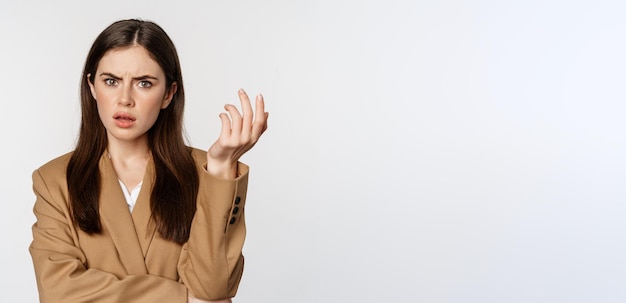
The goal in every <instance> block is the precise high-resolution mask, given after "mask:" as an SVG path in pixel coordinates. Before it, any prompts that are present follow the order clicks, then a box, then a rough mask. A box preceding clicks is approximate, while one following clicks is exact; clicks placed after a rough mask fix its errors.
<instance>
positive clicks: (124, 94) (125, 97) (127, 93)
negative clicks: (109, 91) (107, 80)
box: [119, 83, 135, 106]
mask: <svg viewBox="0 0 626 303" xmlns="http://www.w3.org/2000/svg"><path fill="white" fill-rule="evenodd" d="M119 104H120V105H122V106H133V105H135V102H134V100H133V94H132V87H131V85H130V84H126V83H125V84H124V85H123V86H122V90H121V92H120V98H119Z"/></svg>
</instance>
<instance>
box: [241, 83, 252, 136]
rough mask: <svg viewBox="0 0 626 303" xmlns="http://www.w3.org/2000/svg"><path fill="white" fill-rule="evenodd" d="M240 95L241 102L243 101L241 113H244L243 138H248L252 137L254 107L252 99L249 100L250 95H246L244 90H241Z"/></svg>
mask: <svg viewBox="0 0 626 303" xmlns="http://www.w3.org/2000/svg"><path fill="white" fill-rule="evenodd" d="M238 93H239V101H241V111H242V113H243V115H242V116H243V121H242V129H241V130H242V133H241V136H242V137H243V138H247V137H248V136H249V135H250V126H251V125H252V117H253V115H252V114H253V112H252V105H251V104H250V98H248V94H246V92H245V91H244V90H243V88H241V89H239V92H238Z"/></svg>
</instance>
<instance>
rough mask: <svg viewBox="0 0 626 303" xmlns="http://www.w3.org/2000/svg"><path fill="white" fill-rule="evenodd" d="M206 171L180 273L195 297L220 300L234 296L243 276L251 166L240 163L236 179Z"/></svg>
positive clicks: (201, 173) (182, 257)
mask: <svg viewBox="0 0 626 303" xmlns="http://www.w3.org/2000/svg"><path fill="white" fill-rule="evenodd" d="M205 168H206V164H205V165H204V168H203V169H201V171H200V172H199V174H200V188H199V192H198V204H197V209H196V214H195V216H194V219H193V221H192V224H191V232H190V236H189V241H188V242H187V243H185V244H184V245H183V247H182V251H181V255H180V260H179V265H178V272H179V275H180V277H181V279H182V281H183V283H184V284H185V285H186V286H187V288H188V289H189V291H191V293H192V294H193V295H194V296H195V297H197V298H199V299H203V300H220V299H227V298H232V297H234V296H235V294H236V293H237V288H238V286H239V282H240V280H241V275H242V273H243V255H242V249H243V244H244V239H245V236H246V226H245V222H244V206H245V200H246V191H247V188H248V166H246V165H245V164H242V163H239V167H238V171H239V177H237V178H236V179H235V180H222V179H218V178H215V177H212V176H211V175H209V173H207V172H206V169H205Z"/></svg>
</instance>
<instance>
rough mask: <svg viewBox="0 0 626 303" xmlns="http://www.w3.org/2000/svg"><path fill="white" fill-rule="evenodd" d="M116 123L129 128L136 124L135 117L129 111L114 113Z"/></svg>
mask: <svg viewBox="0 0 626 303" xmlns="http://www.w3.org/2000/svg"><path fill="white" fill-rule="evenodd" d="M113 119H114V120H115V124H116V125H117V126H118V127H121V128H129V127H132V126H133V125H134V124H135V120H136V119H135V117H133V115H131V114H129V113H124V112H119V113H115V115H113Z"/></svg>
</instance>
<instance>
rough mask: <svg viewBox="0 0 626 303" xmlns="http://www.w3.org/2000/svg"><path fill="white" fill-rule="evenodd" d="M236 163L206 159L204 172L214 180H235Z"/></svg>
mask: <svg viewBox="0 0 626 303" xmlns="http://www.w3.org/2000/svg"><path fill="white" fill-rule="evenodd" d="M237 165H238V163H237V161H235V162H232V161H218V160H215V159H211V158H210V157H207V162H206V170H207V172H208V173H209V174H210V175H211V176H213V177H216V178H220V179H235V178H237Z"/></svg>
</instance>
